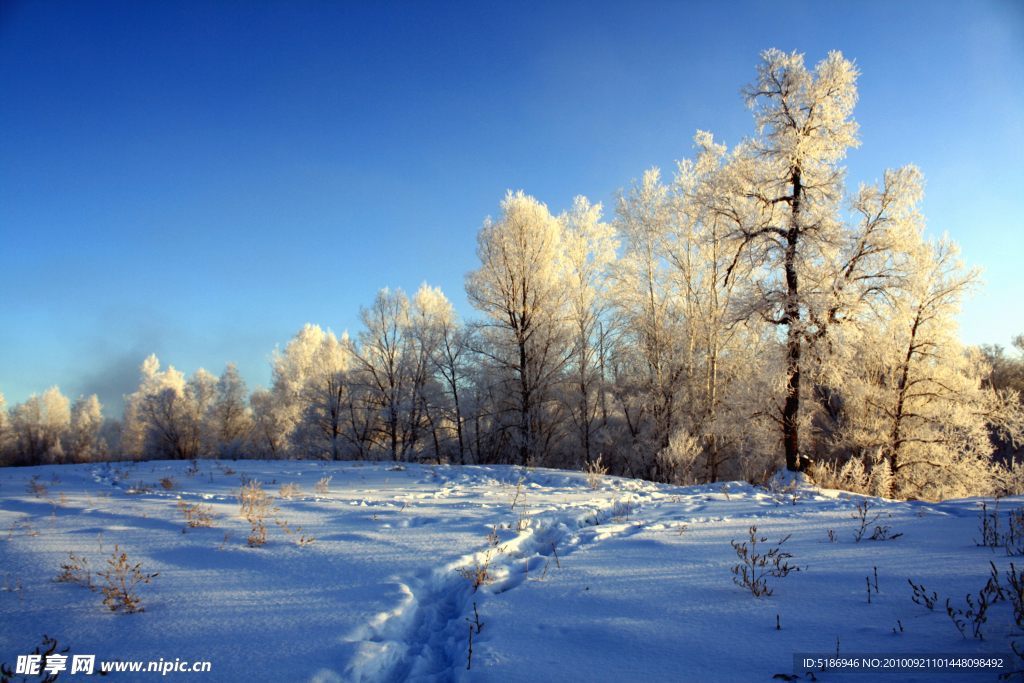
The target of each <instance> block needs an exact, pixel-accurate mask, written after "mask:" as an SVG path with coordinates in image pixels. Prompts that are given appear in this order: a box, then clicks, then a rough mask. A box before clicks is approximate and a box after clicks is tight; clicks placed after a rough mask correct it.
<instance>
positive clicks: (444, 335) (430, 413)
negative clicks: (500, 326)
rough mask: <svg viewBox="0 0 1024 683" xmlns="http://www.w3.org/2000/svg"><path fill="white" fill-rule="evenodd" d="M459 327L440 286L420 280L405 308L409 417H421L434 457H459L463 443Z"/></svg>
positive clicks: (415, 420) (461, 459) (462, 459)
mask: <svg viewBox="0 0 1024 683" xmlns="http://www.w3.org/2000/svg"><path fill="white" fill-rule="evenodd" d="M460 328H461V326H460V325H459V322H458V317H457V316H456V314H455V309H454V308H452V305H451V303H450V302H449V301H448V299H447V298H446V297H445V295H444V293H442V292H441V289H440V288H438V287H430V286H429V285H427V283H423V285H422V286H421V287H420V288H419V290H417V292H416V294H415V295H414V296H413V298H412V302H411V306H410V309H409V329H408V336H409V339H410V343H411V345H412V348H413V351H412V374H413V394H414V401H415V409H414V414H413V415H412V421H413V423H419V422H422V423H423V429H424V431H426V432H429V434H430V444H431V447H432V450H433V453H434V458H436V459H441V458H442V457H447V454H448V453H449V452H452V453H454V454H455V456H456V458H457V460H456V461H457V462H459V463H462V462H465V449H464V439H463V430H462V413H461V408H460V405H459V390H458V389H459V386H458V385H459V381H460V375H461V373H462V367H461V363H460V361H459V358H460V356H461V355H462V351H463V349H462V348H461V346H460V343H461V342H460V340H459V330H460ZM453 437H454V438H453ZM449 441H453V442H454V443H452V444H449Z"/></svg>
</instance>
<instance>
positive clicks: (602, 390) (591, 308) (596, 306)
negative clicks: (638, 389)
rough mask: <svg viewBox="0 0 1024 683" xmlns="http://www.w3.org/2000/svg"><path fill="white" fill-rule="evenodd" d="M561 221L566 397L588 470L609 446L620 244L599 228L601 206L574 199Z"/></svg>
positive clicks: (610, 230) (605, 227) (606, 227)
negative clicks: (611, 333) (614, 284)
mask: <svg viewBox="0 0 1024 683" xmlns="http://www.w3.org/2000/svg"><path fill="white" fill-rule="evenodd" d="M558 220H559V221H560V222H561V224H562V244H563V253H564V256H563V262H564V267H565V277H566V322H567V335H568V339H569V340H570V344H571V346H570V361H569V363H568V367H567V372H566V374H567V383H566V389H565V393H564V395H565V399H566V403H567V408H568V410H567V412H568V415H569V419H570V421H571V422H572V426H573V431H574V432H575V435H576V440H577V442H578V444H579V453H578V455H579V457H580V458H581V460H582V462H583V463H586V464H590V463H592V462H594V461H595V460H596V459H597V458H599V457H600V456H601V453H600V449H601V444H602V443H607V440H608V436H607V434H606V431H607V427H608V409H607V405H606V401H605V399H606V394H607V386H606V378H605V371H604V368H605V361H606V358H607V339H606V334H605V332H606V329H607V326H608V317H609V309H610V308H611V297H610V296H609V288H610V281H611V276H612V264H613V263H614V262H615V250H616V248H617V246H618V242H617V241H616V239H615V230H614V228H613V227H612V226H611V225H609V224H607V223H603V222H601V205H600V204H596V205H591V204H590V202H589V201H587V198H586V197H576V199H575V200H574V201H573V206H572V209H571V210H570V211H567V212H565V213H563V214H561V215H560V216H559V217H558ZM574 460H575V459H574ZM578 462H579V461H576V462H573V464H578Z"/></svg>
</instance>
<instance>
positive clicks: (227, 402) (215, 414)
mask: <svg viewBox="0 0 1024 683" xmlns="http://www.w3.org/2000/svg"><path fill="white" fill-rule="evenodd" d="M215 391H216V396H215V397H214V402H213V406H212V408H211V409H210V411H209V414H208V417H207V422H208V433H209V438H210V439H211V441H212V443H213V445H214V448H215V449H216V450H218V451H224V452H237V451H238V450H240V449H242V448H244V443H245V441H246V440H247V439H248V438H249V436H250V432H251V430H252V425H253V422H252V413H251V410H250V408H249V405H248V403H247V394H248V392H247V391H246V386H245V380H244V379H242V377H241V375H239V374H238V367H237V366H236V365H235V364H234V363H228V364H227V366H226V367H225V368H224V372H223V374H221V376H220V378H219V379H218V380H217V384H216V386H215Z"/></svg>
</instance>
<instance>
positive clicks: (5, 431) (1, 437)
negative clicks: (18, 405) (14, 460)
mask: <svg viewBox="0 0 1024 683" xmlns="http://www.w3.org/2000/svg"><path fill="white" fill-rule="evenodd" d="M10 447H11V421H10V416H8V414H7V401H5V400H4V394H3V392H0V463H3V464H7V460H8V457H10V456H9V449H10Z"/></svg>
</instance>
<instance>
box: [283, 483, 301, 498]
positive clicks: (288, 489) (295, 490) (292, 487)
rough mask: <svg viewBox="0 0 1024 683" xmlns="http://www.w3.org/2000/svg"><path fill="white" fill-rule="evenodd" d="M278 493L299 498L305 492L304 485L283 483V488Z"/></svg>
mask: <svg viewBox="0 0 1024 683" xmlns="http://www.w3.org/2000/svg"><path fill="white" fill-rule="evenodd" d="M277 495H278V496H280V497H281V498H298V497H299V496H302V495H304V494H303V491H302V487H301V486H299V485H298V484H281V489H280V490H279V491H278V492H277Z"/></svg>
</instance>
